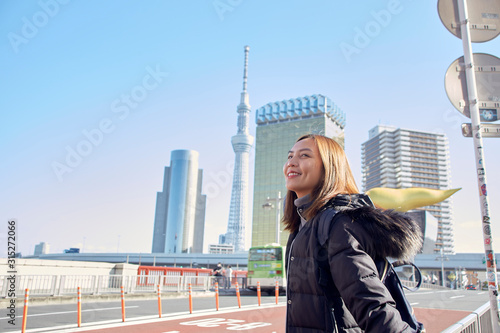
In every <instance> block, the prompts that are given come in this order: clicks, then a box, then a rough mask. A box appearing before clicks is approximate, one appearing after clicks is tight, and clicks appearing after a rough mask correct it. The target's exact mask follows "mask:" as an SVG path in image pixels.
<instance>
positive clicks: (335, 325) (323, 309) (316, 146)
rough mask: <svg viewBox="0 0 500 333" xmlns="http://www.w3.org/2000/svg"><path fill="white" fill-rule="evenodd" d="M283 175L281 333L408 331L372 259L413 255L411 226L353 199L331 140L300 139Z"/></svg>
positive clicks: (342, 158) (417, 240)
mask: <svg viewBox="0 0 500 333" xmlns="http://www.w3.org/2000/svg"><path fill="white" fill-rule="evenodd" d="M283 171H284V174H285V182H286V187H287V189H288V193H287V196H286V198H287V199H286V202H285V212H284V217H283V222H284V224H285V227H286V230H288V231H289V232H290V237H289V239H288V244H287V252H286V264H287V318H286V325H287V332H363V331H365V332H415V330H414V329H412V328H411V327H409V325H408V324H407V323H405V322H404V321H403V320H402V319H401V316H400V314H399V312H398V311H397V310H396V308H395V302H394V300H393V299H392V297H391V295H390V294H389V292H388V291H387V289H386V288H385V286H384V285H383V283H382V282H381V281H380V278H379V276H378V272H377V268H376V265H375V262H374V259H373V258H385V257H391V258H410V257H412V256H414V255H415V254H416V252H417V251H418V250H419V249H420V248H421V245H422V243H421V233H420V230H419V228H418V226H417V225H416V224H415V223H414V222H413V221H412V220H410V219H408V218H406V217H405V216H403V215H401V214H398V213H395V212H389V211H381V210H378V209H375V208H373V204H372V203H371V201H370V199H369V197H368V196H366V195H363V194H358V189H357V186H356V183H355V181H354V177H353V175H352V172H351V170H350V167H349V164H348V161H347V157H346V155H345V153H344V151H343V149H342V148H341V147H340V145H339V144H338V143H336V142H335V141H334V140H332V139H329V138H327V137H324V136H320V135H312V134H310V135H305V136H302V137H301V138H299V139H298V140H297V142H296V143H295V145H294V146H293V147H292V149H291V150H290V151H289V152H288V160H287V162H286V163H285V165H284V167H283ZM322 267H326V268H327V269H326V270H325V269H322ZM325 272H326V273H325ZM334 309H335V311H333V310H334Z"/></svg>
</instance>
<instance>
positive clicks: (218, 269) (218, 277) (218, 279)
mask: <svg viewBox="0 0 500 333" xmlns="http://www.w3.org/2000/svg"><path fill="white" fill-rule="evenodd" d="M212 273H213V275H214V276H215V281H216V282H217V283H218V284H219V286H221V283H220V282H221V279H223V276H222V264H221V263H218V264H217V266H216V267H215V268H214V269H213V272H212ZM221 287H222V286H221Z"/></svg>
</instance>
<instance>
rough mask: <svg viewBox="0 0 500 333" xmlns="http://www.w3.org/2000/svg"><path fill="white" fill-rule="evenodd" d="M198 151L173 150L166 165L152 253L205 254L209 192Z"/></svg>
mask: <svg viewBox="0 0 500 333" xmlns="http://www.w3.org/2000/svg"><path fill="white" fill-rule="evenodd" d="M198 155H199V154H198V152H196V151H194V150H174V151H172V153H171V157H170V167H165V176H164V179H163V191H162V192H158V193H157V197H156V214H155V223H154V232H153V246H152V252H153V253H202V252H203V236H204V231H205V206H206V195H203V194H201V184H202V177H203V170H201V169H198Z"/></svg>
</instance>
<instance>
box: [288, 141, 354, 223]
mask: <svg viewBox="0 0 500 333" xmlns="http://www.w3.org/2000/svg"><path fill="white" fill-rule="evenodd" d="M306 139H312V140H313V141H314V144H315V145H316V147H318V150H319V155H320V157H321V161H322V163H323V177H322V179H321V180H320V181H319V183H318V185H317V186H316V188H315V189H314V190H313V192H312V193H311V201H312V205H311V206H310V207H309V208H308V209H307V210H306V211H305V212H304V217H305V218H306V219H308V220H309V219H310V218H312V217H313V216H315V215H316V214H317V213H318V212H319V210H320V209H321V208H322V207H323V206H324V205H325V204H326V203H327V202H328V201H329V200H331V199H333V198H334V197H335V196H336V195H337V194H354V193H358V192H359V190H358V187H357V186H356V182H355V180H354V176H353V175H352V171H351V168H350V166H349V162H348V160H347V156H346V154H345V152H344V149H343V148H342V147H341V146H340V145H339V144H338V143H337V142H336V141H335V140H333V139H330V138H327V137H326V136H323V135H317V134H307V135H303V136H301V137H300V138H299V139H298V140H297V141H296V142H299V141H302V140H306ZM295 199H297V195H296V194H295V192H293V191H290V190H288V191H287V195H286V201H285V211H284V214H283V219H282V222H283V223H284V225H285V230H288V231H290V232H294V231H296V230H297V229H298V227H299V225H300V216H299V214H298V213H297V210H296V208H295V205H294V201H295Z"/></svg>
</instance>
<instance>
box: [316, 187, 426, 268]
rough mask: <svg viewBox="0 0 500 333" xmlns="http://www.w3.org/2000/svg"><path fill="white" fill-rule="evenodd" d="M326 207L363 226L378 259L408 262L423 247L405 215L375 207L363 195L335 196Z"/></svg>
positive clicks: (412, 222) (416, 227)
mask: <svg viewBox="0 0 500 333" xmlns="http://www.w3.org/2000/svg"><path fill="white" fill-rule="evenodd" d="M326 206H327V207H332V208H333V209H334V210H336V211H339V212H342V213H344V214H346V215H347V216H349V217H350V218H351V219H352V221H353V223H358V222H359V223H362V225H363V227H364V228H365V229H366V231H367V232H368V234H369V235H372V240H373V245H374V247H375V249H376V250H377V255H379V256H380V257H383V258H385V257H389V258H393V259H400V260H408V259H411V258H413V257H414V256H415V255H416V254H417V253H418V252H419V251H420V250H421V248H422V238H423V237H422V231H421V230H420V227H419V226H418V224H417V223H416V222H415V221H414V220H412V219H411V218H410V217H409V216H407V215H405V214H404V213H399V212H396V211H394V210H382V209H378V208H375V207H374V205H373V203H372V201H371V200H370V198H369V197H368V196H367V195H365V194H351V195H344V194H340V195H337V196H336V197H335V198H334V199H332V200H330V202H328V204H327V205H326Z"/></svg>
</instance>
